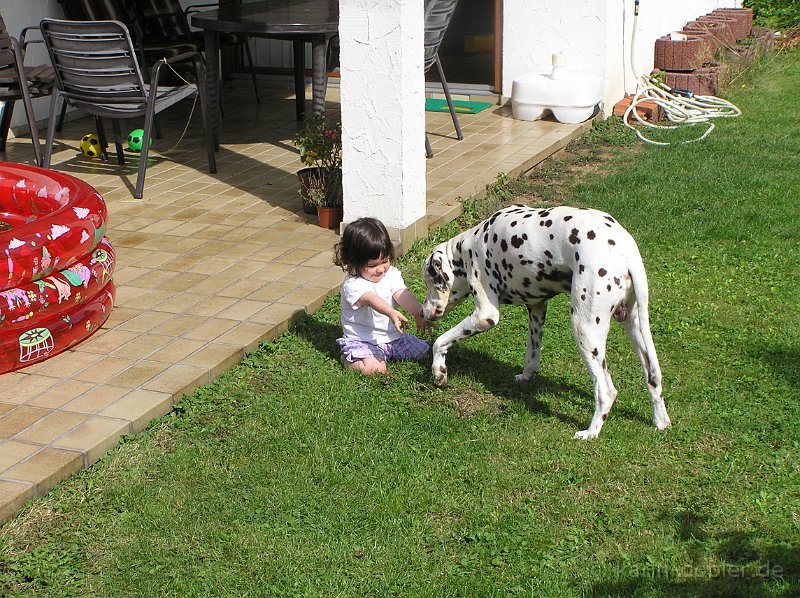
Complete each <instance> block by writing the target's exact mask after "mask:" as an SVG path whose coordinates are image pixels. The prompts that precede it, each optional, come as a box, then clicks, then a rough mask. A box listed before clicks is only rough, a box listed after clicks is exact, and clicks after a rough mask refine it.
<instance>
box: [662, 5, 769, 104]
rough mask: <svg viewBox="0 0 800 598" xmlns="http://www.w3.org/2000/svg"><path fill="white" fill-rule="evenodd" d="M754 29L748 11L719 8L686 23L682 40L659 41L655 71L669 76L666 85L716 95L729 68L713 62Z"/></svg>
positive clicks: (670, 36) (695, 92)
mask: <svg viewBox="0 0 800 598" xmlns="http://www.w3.org/2000/svg"><path fill="white" fill-rule="evenodd" d="M752 29H753V11H752V9H749V8H718V9H716V10H713V11H712V12H710V13H708V14H706V15H703V16H701V17H698V18H697V19H695V20H694V21H690V22H688V23H686V25H685V26H684V28H683V29H682V30H681V31H680V32H678V33H679V34H681V35H679V36H673V35H665V36H663V37H661V38H659V39H657V40H656V44H655V60H654V67H655V70H656V72H663V73H665V74H666V81H665V83H666V85H669V86H670V87H672V88H675V89H682V90H685V91H689V92H691V93H693V94H696V95H717V94H718V93H719V90H720V87H721V86H722V85H724V83H725V80H726V77H727V71H728V69H727V66H726V65H724V64H722V63H720V62H717V61H715V60H714V57H715V55H716V53H717V51H719V50H720V49H723V48H733V47H734V46H735V45H736V43H737V40H740V39H744V38H746V37H748V36H749V35H750V33H751V31H752Z"/></svg>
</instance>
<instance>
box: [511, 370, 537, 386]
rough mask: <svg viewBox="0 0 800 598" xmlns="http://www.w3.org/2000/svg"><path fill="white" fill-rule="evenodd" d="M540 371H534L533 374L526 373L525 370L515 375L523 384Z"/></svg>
mask: <svg viewBox="0 0 800 598" xmlns="http://www.w3.org/2000/svg"><path fill="white" fill-rule="evenodd" d="M538 373H539V372H533V373H531V374H526V373H525V372H522V373H521V374H517V375H516V376H514V380H516V381H517V382H518V383H520V384H523V383H525V382H530V381H531V380H533V378H534V377H535V376H536V374H538Z"/></svg>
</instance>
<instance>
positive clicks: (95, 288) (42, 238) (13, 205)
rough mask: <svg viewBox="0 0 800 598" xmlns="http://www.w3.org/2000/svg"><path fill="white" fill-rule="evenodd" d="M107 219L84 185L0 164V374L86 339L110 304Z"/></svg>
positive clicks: (92, 192) (98, 198) (64, 177)
mask: <svg viewBox="0 0 800 598" xmlns="http://www.w3.org/2000/svg"><path fill="white" fill-rule="evenodd" d="M107 220H108V212H107V209H106V204H105V201H104V200H103V198H102V197H101V196H100V195H99V194H98V193H97V191H95V190H94V189H93V188H92V187H91V186H90V185H88V184H86V183H84V182H83V181H80V180H78V179H76V178H74V177H70V176H68V175H64V174H60V173H56V172H53V171H47V170H44V169H40V168H36V167H33V166H23V165H19V164H4V163H0V251H2V254H0V373H5V372H8V371H12V370H16V369H19V368H22V367H26V366H28V365H32V364H34V363H38V362H40V361H42V360H44V359H47V358H49V357H53V356H54V355H57V354H58V353H61V352H62V351H65V350H67V349H69V348H71V347H73V346H75V345H76V344H78V343H80V342H81V341H83V340H85V339H86V338H88V337H89V336H91V335H92V334H93V333H94V332H95V331H96V330H98V329H99V328H100V327H101V326H102V324H103V323H104V322H105V321H106V319H107V318H108V316H109V314H110V312H111V308H112V306H113V303H114V297H115V287H114V282H113V278H112V277H113V273H114V261H115V260H114V249H113V247H112V245H111V243H110V242H109V240H108V239H107V238H106V237H105V236H104V233H105V230H106V226H107Z"/></svg>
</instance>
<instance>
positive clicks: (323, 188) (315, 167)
mask: <svg viewBox="0 0 800 598" xmlns="http://www.w3.org/2000/svg"><path fill="white" fill-rule="evenodd" d="M294 144H295V146H297V147H298V148H299V149H300V160H301V161H302V162H303V164H305V168H303V169H301V170H299V171H298V172H297V177H298V179H299V180H300V196H301V197H302V198H303V207H304V210H305V211H306V212H308V213H313V212H314V211H316V212H317V214H318V215H319V218H320V226H323V227H325V228H338V226H339V223H340V222H341V221H342V212H343V207H342V205H343V196H342V126H341V123H339V122H328V121H327V120H326V119H325V115H324V114H323V113H317V114H315V115H313V116H311V117H309V118H308V119H306V121H305V123H304V126H303V128H302V129H301V130H300V131H298V133H297V134H296V135H295V137H294ZM331 212H332V213H333V214H330V213H331ZM330 216H333V218H334V221H332V222H323V221H324V220H326V219H327V218H328V217H330ZM336 218H338V220H336Z"/></svg>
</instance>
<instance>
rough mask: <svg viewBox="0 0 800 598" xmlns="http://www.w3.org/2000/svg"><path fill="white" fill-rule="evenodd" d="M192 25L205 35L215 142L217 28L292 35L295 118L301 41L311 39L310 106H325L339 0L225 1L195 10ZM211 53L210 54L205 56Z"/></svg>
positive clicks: (301, 96)
mask: <svg viewBox="0 0 800 598" xmlns="http://www.w3.org/2000/svg"><path fill="white" fill-rule="evenodd" d="M192 25H194V26H195V27H198V28H199V29H202V30H203V32H204V35H205V50H206V51H205V54H206V75H207V77H206V78H207V79H208V97H209V103H210V104H211V106H210V108H211V122H212V129H213V134H214V145H215V147H218V146H219V129H220V125H219V59H218V58H216V59H215V58H213V57H217V56H218V54H219V52H218V49H219V39H218V38H219V33H220V32H230V33H240V34H242V35H246V36H250V37H266V38H273V39H286V40H291V42H292V50H293V58H294V88H295V107H296V112H297V120H303V117H304V116H305V73H304V60H303V47H304V45H305V44H306V43H307V42H311V47H312V50H311V61H312V68H311V72H312V77H311V88H312V111H313V112H315V113H316V112H321V111H324V110H325V92H326V90H327V86H328V73H327V70H326V59H327V52H328V42H329V41H330V40H331V38H333V37H334V36H336V35H337V33H338V31H339V0H261V1H259V2H253V3H249V4H238V3H235V4H224V5H220V7H219V8H218V9H217V10H210V11H204V12H198V13H194V14H193V15H192ZM209 57H212V58H209Z"/></svg>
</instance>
